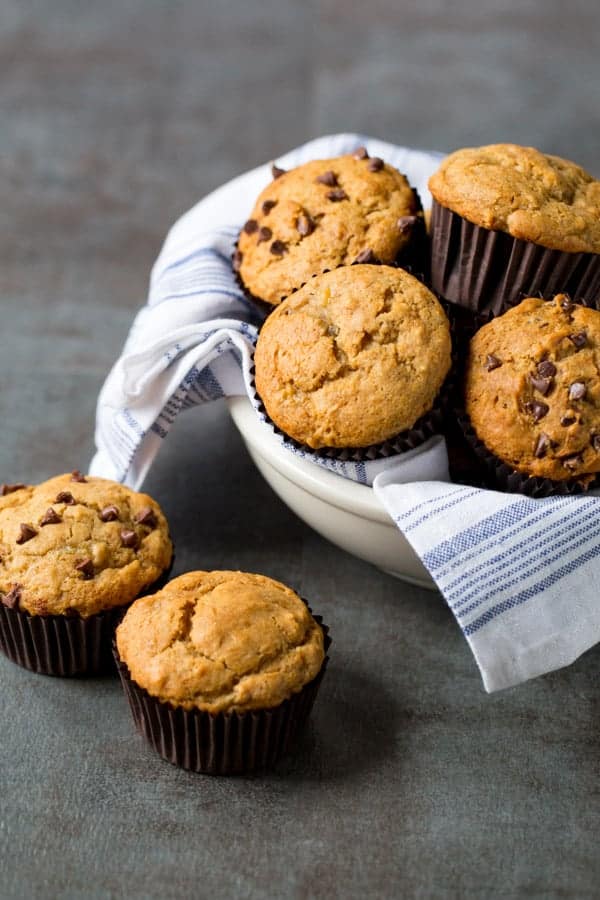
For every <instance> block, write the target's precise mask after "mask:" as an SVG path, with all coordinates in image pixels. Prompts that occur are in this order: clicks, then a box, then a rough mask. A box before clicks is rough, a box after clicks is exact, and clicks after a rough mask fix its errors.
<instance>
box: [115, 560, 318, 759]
mask: <svg viewBox="0 0 600 900" xmlns="http://www.w3.org/2000/svg"><path fill="white" fill-rule="evenodd" d="M328 644H329V640H328V638H327V636H326V629H325V628H324V627H323V626H322V625H321V624H319V622H318V621H316V620H315V619H314V618H313V616H312V615H311V613H310V611H309V609H308V607H307V606H306V604H305V603H304V601H302V600H301V599H300V597H299V596H298V595H297V594H296V593H294V591H292V590H291V589H290V588H288V587H286V586H285V585H284V584H281V583H280V582H278V581H274V580H273V579H271V578H267V577H266V576H264V575H252V574H248V573H245V572H188V573H186V574H185V575H181V576H180V577H179V578H175V579H174V580H173V581H171V582H169V584H167V585H166V587H164V588H163V589H162V590H161V591H159V592H158V593H156V594H152V595H148V596H145V597H142V598H140V599H139V600H136V602H135V603H134V604H132V606H131V607H130V609H129V610H128V611H127V613H126V615H125V617H124V619H123V621H122V622H121V624H120V625H119V627H118V628H117V632H116V639H115V657H116V659H117V664H118V666H119V670H120V673H121V678H122V681H123V686H124V688H125V692H126V694H127V697H128V700H129V703H130V706H131V711H132V713H133V717H134V720H135V723H136V725H137V727H138V728H139V729H140V731H141V732H142V734H143V735H144V736H145V737H146V738H147V740H148V741H149V742H150V744H151V745H152V746H153V747H154V749H155V750H156V751H157V752H158V753H159V754H160V755H161V756H162V757H163V758H165V759H167V760H169V761H170V762H172V763H175V764H176V765H179V766H183V767H184V768H186V769H190V770H193V771H196V772H204V773H207V774H221V775H225V774H233V773H237V772H248V771H253V770H255V769H262V768H267V767H269V766H271V765H273V763H274V762H275V761H276V760H277V759H278V758H279V757H280V756H281V754H282V753H284V752H285V751H286V750H287V749H288V747H289V746H290V744H291V742H292V740H293V738H294V736H295V734H296V732H297V731H298V729H299V727H300V725H301V724H302V723H303V722H304V720H305V719H306V717H307V716H308V713H309V712H310V709H311V706H312V703H313V701H314V699H315V696H316V692H317V688H318V686H319V683H320V680H321V677H322V674H323V672H324V670H325V665H326V655H325V654H326V650H327V646H328Z"/></svg>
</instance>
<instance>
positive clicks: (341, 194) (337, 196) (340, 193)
mask: <svg viewBox="0 0 600 900" xmlns="http://www.w3.org/2000/svg"><path fill="white" fill-rule="evenodd" d="M326 196H327V199H328V200H331V202H332V203H339V201H340V200H347V199H348V194H347V193H346V191H345V190H344V189H343V188H337V190H335V191H327V194H326Z"/></svg>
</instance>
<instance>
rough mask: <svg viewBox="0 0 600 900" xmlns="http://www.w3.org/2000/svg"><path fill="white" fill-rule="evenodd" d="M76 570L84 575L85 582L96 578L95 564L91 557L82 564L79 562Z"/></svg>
mask: <svg viewBox="0 0 600 900" xmlns="http://www.w3.org/2000/svg"><path fill="white" fill-rule="evenodd" d="M75 568H76V569H77V571H78V572H82V573H83V577H84V580H85V581H88V580H89V579H90V578H93V577H94V562H93V560H92V559H91V558H90V557H89V556H88V558H87V559H84V560H82V561H81V562H78V563H77V564H76V566H75Z"/></svg>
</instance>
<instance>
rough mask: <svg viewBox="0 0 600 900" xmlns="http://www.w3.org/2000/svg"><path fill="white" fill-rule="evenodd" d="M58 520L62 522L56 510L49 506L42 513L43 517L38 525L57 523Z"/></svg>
mask: <svg viewBox="0 0 600 900" xmlns="http://www.w3.org/2000/svg"><path fill="white" fill-rule="evenodd" d="M59 522H62V519H61V517H60V516H59V514H58V513H57V512H56V510H54V509H52V507H51V506H49V507H48V509H47V510H46V512H45V513H44V517H43V519H42V521H41V522H40V525H58V523H59Z"/></svg>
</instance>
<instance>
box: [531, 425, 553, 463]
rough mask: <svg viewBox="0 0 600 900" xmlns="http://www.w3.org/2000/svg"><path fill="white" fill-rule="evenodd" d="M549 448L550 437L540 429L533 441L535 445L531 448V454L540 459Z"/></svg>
mask: <svg viewBox="0 0 600 900" xmlns="http://www.w3.org/2000/svg"><path fill="white" fill-rule="evenodd" d="M549 449H550V438H549V437H548V435H547V434H544V432H543V431H542V433H541V434H539V435H538V438H537V440H536V442H535V446H534V448H533V455H534V456H535V458H536V459H541V458H542V456H545V455H546V450H549Z"/></svg>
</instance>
